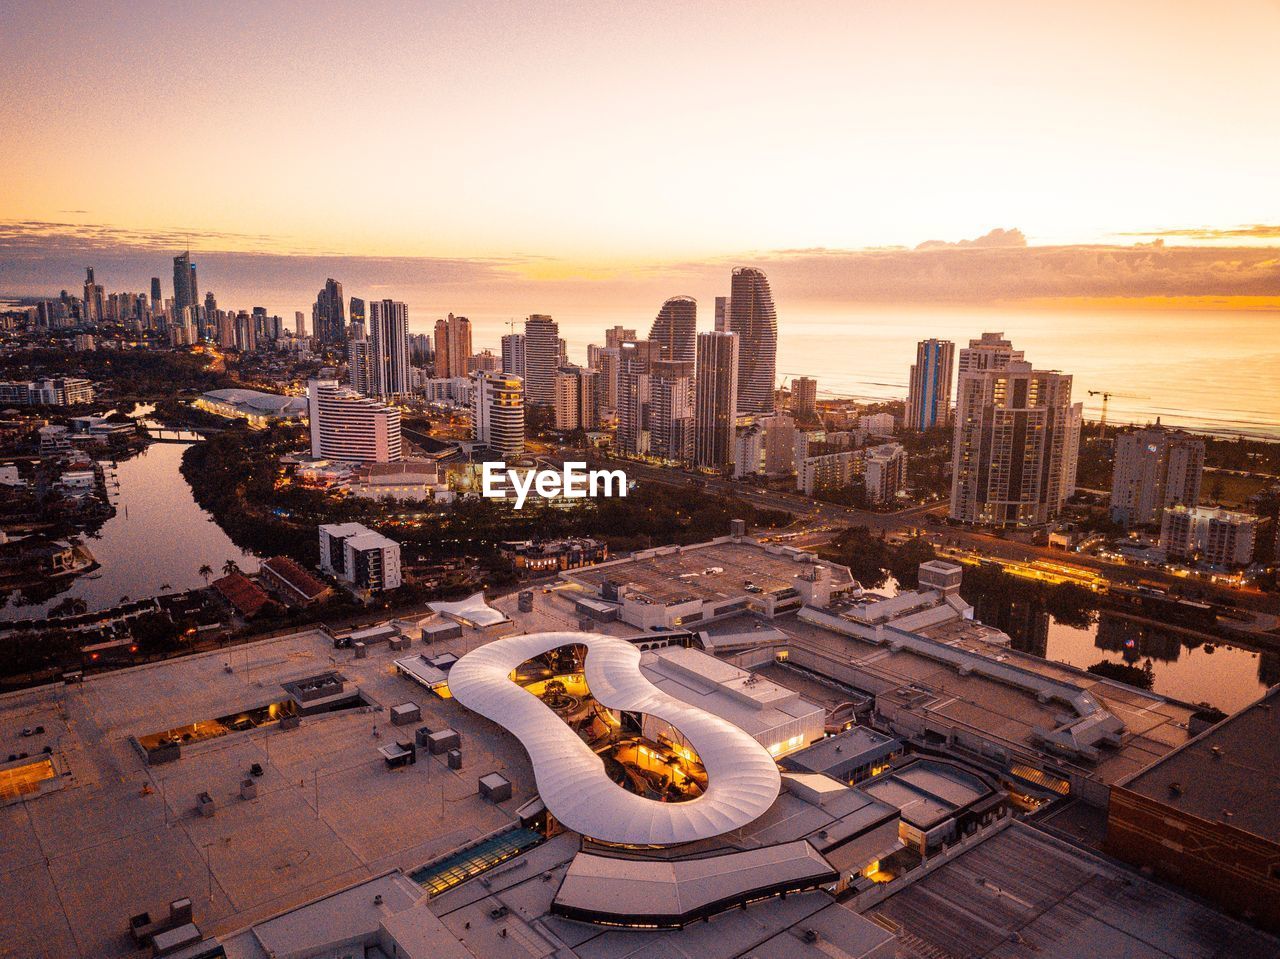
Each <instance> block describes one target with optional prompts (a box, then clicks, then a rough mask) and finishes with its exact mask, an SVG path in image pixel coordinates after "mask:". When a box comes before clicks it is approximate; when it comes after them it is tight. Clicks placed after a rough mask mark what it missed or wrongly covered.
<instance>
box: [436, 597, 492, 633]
mask: <svg viewBox="0 0 1280 959" xmlns="http://www.w3.org/2000/svg"><path fill="white" fill-rule="evenodd" d="M427 605H428V606H430V607H431V611H432V612H433V613H442V614H444V615H445V616H451V617H453V618H454V619H460V620H464V621H465V622H468V623H473V624H475V625H476V626H480V627H484V626H496V625H497V624H498V623H505V622H506V621H507V617H506V616H504V615H503V614H502V613H501V612H499V611H498V610H496V609H494V608H493V607H492V606H490V605H489V604H488V603H486V602H485V601H484V593H483V592H479V593H472V594H471V595H470V596H468V597H467V598H466V599H460V600H458V602H456V603H428V604H427Z"/></svg>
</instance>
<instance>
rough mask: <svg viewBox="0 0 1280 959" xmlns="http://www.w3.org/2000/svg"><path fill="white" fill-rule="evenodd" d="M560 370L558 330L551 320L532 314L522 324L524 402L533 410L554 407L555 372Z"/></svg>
mask: <svg viewBox="0 0 1280 959" xmlns="http://www.w3.org/2000/svg"><path fill="white" fill-rule="evenodd" d="M560 366H561V362H560V327H559V326H558V325H557V324H556V321H555V320H553V319H551V317H549V316H545V315H543V314H541V313H534V314H533V315H531V316H530V317H529V318H528V319H527V320H525V322H524V390H525V402H527V403H529V404H530V405H532V406H552V405H554V403H555V401H556V397H555V378H556V370H557V369H558V368H559V367H560Z"/></svg>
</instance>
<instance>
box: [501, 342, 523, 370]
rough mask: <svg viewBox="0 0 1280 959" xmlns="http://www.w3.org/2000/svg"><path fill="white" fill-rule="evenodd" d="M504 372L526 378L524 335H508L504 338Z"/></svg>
mask: <svg viewBox="0 0 1280 959" xmlns="http://www.w3.org/2000/svg"><path fill="white" fill-rule="evenodd" d="M502 372H504V373H506V374H508V375H509V376H519V377H521V378H523V377H524V334H523V333H508V334H506V335H505V336H504V337H503V338H502Z"/></svg>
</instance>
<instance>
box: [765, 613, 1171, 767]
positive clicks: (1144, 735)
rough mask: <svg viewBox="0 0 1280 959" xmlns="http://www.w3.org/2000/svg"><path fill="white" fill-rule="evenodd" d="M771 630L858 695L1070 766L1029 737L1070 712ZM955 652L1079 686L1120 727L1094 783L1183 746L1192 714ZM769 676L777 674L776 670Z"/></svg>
mask: <svg viewBox="0 0 1280 959" xmlns="http://www.w3.org/2000/svg"><path fill="white" fill-rule="evenodd" d="M774 625H775V626H777V627H778V628H780V629H781V630H782V631H783V632H785V633H787V634H788V635H789V636H790V637H792V639H793V640H795V641H797V642H798V643H800V644H801V645H803V646H806V647H808V648H810V649H813V650H815V651H817V652H819V653H821V654H823V655H826V656H829V657H831V658H832V659H833V660H834V661H835V662H838V663H841V664H843V665H845V666H847V667H851V668H852V669H854V670H856V671H857V673H858V674H860V676H861V678H862V681H861V682H860V683H859V684H858V685H859V688H864V689H866V690H867V692H869V693H873V694H875V695H876V697H877V700H878V701H880V702H882V703H884V704H886V705H888V706H896V707H902V706H904V705H910V706H911V708H912V709H913V710H915V711H917V712H918V713H920V714H924V715H930V714H932V715H935V716H937V717H938V719H939V721H941V722H943V723H945V724H947V725H954V726H956V727H958V728H961V729H964V728H970V729H973V730H975V731H976V732H978V733H979V734H981V735H983V736H985V737H989V738H990V739H992V740H994V741H1004V742H1007V743H1009V744H1010V745H1012V746H1016V747H1018V748H1021V749H1023V750H1026V751H1028V752H1031V753H1037V754H1041V755H1046V756H1050V760H1051V761H1053V762H1056V763H1059V764H1063V765H1070V763H1069V762H1068V761H1066V760H1062V759H1058V758H1055V757H1052V756H1051V755H1050V754H1048V753H1046V752H1045V750H1044V749H1043V748H1042V747H1041V746H1039V745H1038V744H1037V743H1036V742H1035V740H1034V738H1033V734H1034V733H1035V732H1036V731H1037V730H1048V729H1053V728H1054V727H1055V726H1057V725H1058V722H1059V718H1060V717H1061V716H1062V714H1063V713H1064V712H1067V711H1068V710H1067V708H1066V707H1065V706H1063V704H1061V703H1055V702H1048V703H1041V702H1040V701H1039V700H1038V699H1037V698H1036V697H1035V696H1034V695H1032V694H1031V693H1030V692H1028V691H1026V690H1023V689H1018V688H1016V687H1013V686H1010V685H1006V684H1005V683H1002V682H998V681H996V680H994V679H991V678H989V677H986V676H982V675H980V674H977V673H971V674H969V675H962V674H961V673H959V672H958V671H957V670H956V669H955V668H953V667H951V666H949V665H947V664H945V663H942V662H939V661H937V660H934V659H931V658H929V657H926V656H923V655H920V654H919V653H916V652H914V651H912V650H911V649H909V648H905V647H904V648H898V649H894V648H892V647H891V646H888V645H883V646H878V645H876V644H874V643H871V642H869V641H867V640H864V639H860V638H858V637H855V636H845V635H843V634H840V633H836V632H833V631H831V630H829V629H825V628H823V627H822V626H820V625H818V624H814V623H807V622H804V621H802V620H800V619H797V618H795V617H788V618H786V619H784V620H780V621H775V623H774ZM954 648H957V649H966V650H969V651H971V652H976V653H980V654H982V655H985V656H988V657H993V656H994V657H997V658H999V661H1001V662H1008V663H1009V664H1011V665H1015V666H1018V667H1020V668H1022V669H1027V670H1031V671H1033V672H1035V673H1038V674H1039V675H1041V676H1044V677H1045V678H1046V679H1047V680H1050V681H1055V682H1064V683H1069V684H1072V685H1074V686H1078V687H1080V688H1081V689H1084V690H1085V691H1087V692H1088V693H1089V694H1090V695H1091V696H1093V697H1094V698H1096V699H1097V700H1098V702H1099V703H1101V704H1102V705H1103V706H1104V707H1105V708H1106V709H1107V710H1108V711H1109V712H1110V713H1112V714H1113V715H1114V716H1116V717H1118V718H1119V719H1120V720H1121V721H1122V722H1123V723H1124V724H1125V727H1126V732H1125V733H1124V734H1123V737H1122V742H1121V745H1120V747H1119V748H1118V749H1104V750H1102V751H1101V756H1100V759H1099V760H1098V762H1096V763H1094V764H1092V765H1091V766H1089V767H1087V768H1088V770H1089V772H1090V774H1091V775H1092V777H1093V778H1095V779H1097V780H1099V781H1101V782H1104V783H1113V782H1119V781H1121V780H1123V779H1125V778H1126V777H1128V776H1131V775H1133V774H1134V773H1136V772H1138V771H1139V770H1141V769H1145V768H1146V767H1147V766H1149V765H1151V763H1153V762H1155V760H1157V759H1159V758H1160V757H1162V756H1165V755H1168V754H1169V753H1171V752H1172V751H1173V750H1175V749H1176V748H1178V747H1179V746H1181V745H1182V744H1183V743H1185V742H1186V741H1187V735H1188V733H1187V724H1188V723H1189V722H1190V719H1191V716H1192V715H1193V714H1194V713H1195V709H1194V708H1193V707H1191V706H1188V705H1185V704H1182V703H1177V702H1173V701H1170V700H1166V699H1163V698H1162V697H1159V696H1155V695H1152V694H1149V693H1144V692H1142V691H1141V690H1137V689H1133V688H1132V687H1129V686H1125V685H1123V684H1120V683H1113V682H1107V681H1106V680H1103V679H1102V678H1101V677H1098V676H1094V675H1093V674H1092V673H1088V672H1085V671H1084V670H1075V669H1071V668H1070V667H1067V666H1063V665H1061V664H1058V663H1054V662H1050V661H1048V660H1045V659H1041V658H1040V657H1036V656H1030V655H1026V654H1022V653H1018V652H1015V651H1013V650H1008V649H992V648H991V647H989V646H985V648H983V647H982V646H979V645H977V644H974V645H972V646H971V645H969V644H966V643H956V644H954ZM771 675H777V673H776V671H775V672H772V673H771Z"/></svg>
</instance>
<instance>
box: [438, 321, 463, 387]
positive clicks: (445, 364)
mask: <svg viewBox="0 0 1280 959" xmlns="http://www.w3.org/2000/svg"><path fill="white" fill-rule="evenodd" d="M435 350H436V352H435V366H436V377H437V378H439V379H447V378H449V377H454V376H466V375H467V357H468V356H470V355H471V321H470V320H469V319H467V318H466V317H465V316H454V315H453V314H452V313H450V314H449V315H448V317H446V318H444V319H439V320H436V334H435Z"/></svg>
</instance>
